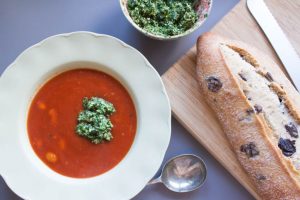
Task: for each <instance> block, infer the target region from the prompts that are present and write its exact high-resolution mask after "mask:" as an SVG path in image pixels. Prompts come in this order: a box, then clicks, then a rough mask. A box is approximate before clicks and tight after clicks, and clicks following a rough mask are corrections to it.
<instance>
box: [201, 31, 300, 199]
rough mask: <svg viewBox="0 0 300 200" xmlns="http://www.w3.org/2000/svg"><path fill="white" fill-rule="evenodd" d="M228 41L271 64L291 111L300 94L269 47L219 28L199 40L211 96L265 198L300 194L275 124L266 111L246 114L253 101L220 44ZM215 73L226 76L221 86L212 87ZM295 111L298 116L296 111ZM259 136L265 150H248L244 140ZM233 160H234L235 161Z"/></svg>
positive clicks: (298, 103) (210, 102)
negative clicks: (223, 33)
mask: <svg viewBox="0 0 300 200" xmlns="http://www.w3.org/2000/svg"><path fill="white" fill-rule="evenodd" d="M221 44H226V45H229V46H235V47H238V48H240V49H243V50H246V51H247V52H249V54H250V55H251V56H253V57H254V58H255V60H256V61H257V63H258V64H259V65H261V66H264V67H265V70H267V71H269V72H270V73H271V74H272V76H273V77H274V79H275V81H274V82H276V83H278V84H279V85H280V86H281V87H282V88H284V91H285V98H286V100H287V102H289V104H291V105H290V109H291V110H290V112H291V114H294V115H295V116H297V115H299V113H300V112H299V111H300V95H299V93H298V92H297V91H296V90H295V89H294V87H293V85H292V84H291V83H290V81H289V80H288V79H287V78H286V77H285V76H284V75H283V72H282V71H281V70H280V68H279V66H277V64H276V63H275V62H274V61H272V60H271V59H270V58H268V56H266V55H265V54H264V53H263V52H260V51H259V50H257V49H255V48H254V47H251V46H249V45H247V44H245V43H242V42H238V41H234V40H228V39H225V38H223V37H221V36H218V35H215V34H213V33H205V34H204V35H202V36H200V37H199V38H198V41H197V66H196V68H197V77H198V81H199V84H200V90H201V92H202V94H203V95H204V96H205V99H206V102H207V103H208V105H209V106H210V107H211V108H212V109H213V110H214V112H215V114H216V116H217V117H218V119H219V121H220V123H221V125H222V127H223V130H224V132H225V133H226V136H227V138H228V140H229V142H230V143H231V146H232V149H233V150H234V152H235V153H236V156H237V158H238V160H239V162H240V164H241V165H242V166H243V168H244V169H245V171H246V172H247V173H248V175H249V177H250V178H251V180H252V181H253V183H254V185H255V186H256V188H257V190H258V192H259V194H260V196H261V197H262V199H286V200H290V199H300V184H299V183H300V176H299V172H298V171H297V170H296V169H295V167H294V166H293V164H292V163H291V161H290V160H289V159H287V158H286V157H285V156H283V154H282V152H281V150H280V149H279V148H278V146H276V145H274V141H272V140H273V138H272V137H271V135H272V130H271V129H270V128H269V126H268V125H267V122H266V120H265V119H264V117H263V115H257V114H253V115H251V116H250V117H251V120H250V121H247V122H243V121H241V120H240V116H243V115H245V111H247V110H248V109H251V108H252V106H251V104H250V102H249V101H248V100H247V97H246V96H245V94H244V93H243V91H242V89H241V87H240V86H239V82H238V80H237V79H236V77H235V76H234V75H233V73H232V71H231V69H230V68H229V67H228V65H227V64H226V60H225V58H224V56H223V54H222V53H221V50H220V45H221ZM210 76H214V77H218V79H219V80H220V81H221V82H222V88H221V89H220V90H219V91H217V92H212V91H211V90H209V89H208V85H207V77H210ZM294 115H293V116H294ZM251 142H254V143H255V145H256V147H257V149H258V150H259V155H257V156H254V157H249V156H247V155H246V154H245V153H244V152H242V151H241V146H242V145H245V144H249V143H251ZM229 162H230V161H229Z"/></svg>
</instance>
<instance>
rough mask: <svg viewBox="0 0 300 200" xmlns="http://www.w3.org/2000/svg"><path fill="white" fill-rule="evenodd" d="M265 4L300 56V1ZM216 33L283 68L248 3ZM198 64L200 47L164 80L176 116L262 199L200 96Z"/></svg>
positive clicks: (177, 63) (273, 1) (276, 1)
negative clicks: (252, 48)
mask: <svg viewBox="0 0 300 200" xmlns="http://www.w3.org/2000/svg"><path fill="white" fill-rule="evenodd" d="M265 2H266V4H267V6H268V7H269V9H270V10H271V12H272V13H273V15H274V17H275V18H276V19H277V21H278V22H279V24H280V26H281V27H282V29H283V30H284V32H285V33H286V35H287V36H288V37H289V39H290V40H291V42H292V44H293V46H294V47H295V48H296V49H297V51H298V54H300V22H299V20H300V12H299V9H300V0H280V1H278V0H266V1H265ZM224 3H225V2H224ZM212 32H214V33H218V34H221V35H223V36H226V37H229V38H232V39H236V40H241V41H244V42H247V43H249V44H252V45H254V46H256V47H257V48H259V49H261V50H263V51H264V52H265V53H266V54H268V55H270V56H271V57H272V58H274V60H275V61H276V62H277V63H278V64H279V66H281V67H282V65H281V63H280V61H279V60H278V58H277V56H276V54H275V52H274V51H273V49H272V47H271V45H270V44H269V43H268V41H267V39H266V37H265V36H264V34H263V32H262V31H261V30H260V28H259V27H258V25H257V24H256V22H255V20H254V18H252V16H251V14H250V13H249V11H248V9H247V7H246V1H245V0H242V1H240V2H239V3H238V4H237V6H236V7H234V8H233V10H232V11H231V12H230V13H229V14H227V15H226V16H225V17H224V18H223V19H222V20H221V21H220V22H219V23H218V24H217V25H216V26H215V27H214V28H213V29H212ZM195 60H196V47H195V46H194V47H193V48H192V49H190V50H189V51H188V52H187V53H186V54H185V55H184V56H183V57H182V58H181V59H180V60H178V61H177V62H176V63H175V64H174V65H173V66H172V67H171V68H170V69H169V70H168V71H167V72H166V73H165V74H164V75H163V76H162V78H163V81H164V83H165V86H166V89H167V93H168V95H169V98H170V101H171V106H172V111H173V116H174V117H175V118H176V119H177V120H178V121H179V122H180V123H181V124H182V125H183V126H184V127H185V128H186V129H187V130H188V131H189V132H190V133H191V134H192V135H193V136H194V137H195V138H196V139H197V140H198V141H199V142H200V143H201V144H202V145H203V146H204V147H205V148H206V149H207V150H208V151H209V152H210V153H211V154H212V155H213V156H214V157H215V158H216V159H217V160H218V161H219V162H220V163H221V164H222V165H223V166H224V167H225V168H226V169H227V170H228V171H229V172H230V173H231V174H232V175H233V176H234V177H235V178H236V179H237V180H238V181H239V182H240V183H241V184H242V185H243V186H244V187H245V188H246V189H247V190H248V191H249V192H250V193H251V194H252V195H253V196H254V197H255V198H256V199H260V197H259V195H258V194H257V192H256V189H255V187H254V186H253V184H252V183H251V182H250V179H249V178H248V177H247V175H246V174H245V172H244V171H243V170H242V168H241V166H240V164H239V163H238V161H237V159H236V158H235V156H234V153H233V151H232V150H231V147H230V145H229V143H228V142H227V140H226V136H225V134H224V133H223V131H222V129H221V126H220V124H219V123H218V120H217V119H216V116H215V115H214V114H213V112H212V110H211V109H210V108H209V107H208V106H207V104H206V103H205V101H204V98H203V97H202V96H201V94H200V92H199V88H198V83H197V81H196V77H195ZM282 69H283V68H282ZM299 70H300V66H299Z"/></svg>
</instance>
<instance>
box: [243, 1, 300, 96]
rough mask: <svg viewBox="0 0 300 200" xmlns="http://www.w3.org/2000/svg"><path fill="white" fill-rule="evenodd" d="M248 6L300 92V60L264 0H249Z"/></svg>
mask: <svg viewBox="0 0 300 200" xmlns="http://www.w3.org/2000/svg"><path fill="white" fill-rule="evenodd" d="M247 6H248V9H249V11H250V13H251V14H252V15H253V17H254V18H255V20H256V21H257V23H258V24H259V26H260V27H261V29H262V30H263V32H264V33H265V35H266V37H267V38H268V40H269V41H270V43H271V44H272V46H273V48H274V50H275V52H276V54H277V55H278V57H279V59H280V60H281V62H282V64H283V65H284V67H285V69H286V71H287V73H288V75H289V76H290V78H291V79H292V82H293V83H294V86H295V87H296V89H298V91H299V90H300V58H299V56H298V54H297V53H296V51H295V49H294V48H293V46H292V44H291V43H290V41H289V40H288V38H287V37H286V35H285V33H284V32H283V31H282V29H281V28H280V26H279V25H278V23H277V21H276V20H275V18H274V17H273V15H272V13H271V12H270V10H269V9H268V7H267V6H266V4H265V3H264V1H263V0H247Z"/></svg>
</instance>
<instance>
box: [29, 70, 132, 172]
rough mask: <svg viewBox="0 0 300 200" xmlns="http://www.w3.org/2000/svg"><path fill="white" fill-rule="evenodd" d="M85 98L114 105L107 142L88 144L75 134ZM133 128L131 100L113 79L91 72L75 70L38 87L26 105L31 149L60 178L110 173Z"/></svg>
mask: <svg viewBox="0 0 300 200" xmlns="http://www.w3.org/2000/svg"><path fill="white" fill-rule="evenodd" d="M84 97H100V98H103V99H105V100H107V101H109V102H111V103H113V104H114V107H115V109H116V112H115V113H114V114H112V116H111V117H110V119H111V122H112V124H113V128H112V135H113V139H112V140H111V141H109V142H102V143H100V144H93V143H91V142H90V141H89V140H87V139H86V138H83V137H81V136H79V135H77V133H76V132H75V129H76V125H77V117H78V113H79V112H80V111H81V110H83V108H82V99H83V98H84ZM136 124H137V119H136V111H135V107H134V104H133V101H132V99H131V98H130V95H129V94H128V92H127V91H126V89H125V88H124V87H123V86H122V85H121V84H120V83H119V82H118V81H117V80H116V79H114V78H113V77H111V76H109V75H107V74H105V73H103V72H99V71H96V70H90V69H75V70H70V71H67V72H64V73H62V74H59V75H58V76H56V77H54V78H52V79H51V80H49V81H48V82H47V83H46V84H45V85H43V86H42V87H41V89H40V90H39V91H38V92H37V94H36V95H35V97H34V99H33V101H32V103H31V105H30V109H29V114H28V120H27V129H28V135H29V139H30V143H31V145H32V148H33V149H34V151H35V153H36V154H37V155H38V157H39V158H40V159H41V160H42V161H43V162H44V163H45V164H46V165H47V166H49V167H50V168H51V169H53V170H54V171H56V172H58V173H60V174H62V175H65V176H69V177H75V178H86V177H93V176H96V175H99V174H102V173H104V172H106V171H108V170H110V169H111V168H113V167H114V166H116V165H117V164H118V163H119V162H120V161H121V160H122V159H123V158H124V156H125V155H126V154H127V152H128V151H129V149H130V147H131V145H132V143H133V140H134V137H135V133H136Z"/></svg>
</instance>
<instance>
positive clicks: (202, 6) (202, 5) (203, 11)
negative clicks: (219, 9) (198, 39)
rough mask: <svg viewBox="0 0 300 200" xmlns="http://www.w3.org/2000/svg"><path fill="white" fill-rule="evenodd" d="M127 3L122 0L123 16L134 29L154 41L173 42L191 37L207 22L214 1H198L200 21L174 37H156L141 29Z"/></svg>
mask: <svg viewBox="0 0 300 200" xmlns="http://www.w3.org/2000/svg"><path fill="white" fill-rule="evenodd" d="M127 2H128V0H120V6H121V9H122V11H123V14H124V15H125V17H126V18H127V20H128V21H129V22H130V23H131V24H132V25H133V27H135V28H136V29H137V30H138V31H140V32H141V33H143V34H144V35H146V36H148V37H150V38H153V39H157V40H173V39H177V38H181V37H184V36H186V35H189V34H191V33H192V32H194V31H195V30H197V29H198V28H199V27H200V26H201V25H202V24H203V23H204V22H205V21H206V19H207V17H208V15H209V14H210V11H211V8H212V2H213V0H198V1H197V2H198V3H197V4H196V6H195V10H196V12H197V14H198V15H199V18H198V21H197V22H196V23H195V25H194V26H193V27H191V28H190V29H188V30H186V31H185V32H183V33H181V34H178V35H173V36H161V35H155V34H153V33H149V32H147V31H145V30H144V29H142V28H141V27H139V26H138V25H137V24H136V23H135V22H134V21H133V20H132V18H131V17H130V15H129V12H128V10H127Z"/></svg>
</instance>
